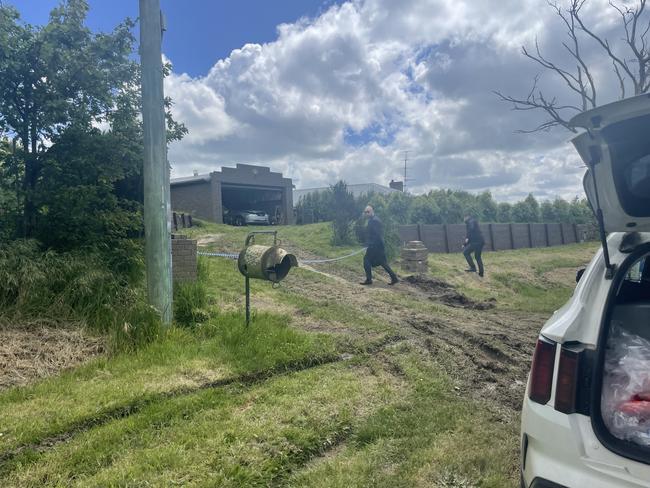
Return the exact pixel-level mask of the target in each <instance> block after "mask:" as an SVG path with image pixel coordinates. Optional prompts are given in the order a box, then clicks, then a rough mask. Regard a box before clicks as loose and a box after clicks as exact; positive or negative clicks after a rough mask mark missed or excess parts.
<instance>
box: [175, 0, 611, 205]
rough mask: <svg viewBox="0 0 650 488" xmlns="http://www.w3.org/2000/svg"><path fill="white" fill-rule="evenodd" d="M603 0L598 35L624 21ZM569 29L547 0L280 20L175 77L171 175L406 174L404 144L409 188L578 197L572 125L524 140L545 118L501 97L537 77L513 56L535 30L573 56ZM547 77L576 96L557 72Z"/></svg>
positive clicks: (381, 6) (411, 0)
mask: <svg viewBox="0 0 650 488" xmlns="http://www.w3.org/2000/svg"><path fill="white" fill-rule="evenodd" d="M606 3H607V2H606V0H591V1H590V2H589V5H588V7H589V9H588V10H587V11H586V12H585V15H586V17H587V19H588V20H589V21H590V22H592V23H594V24H596V25H597V26H598V29H600V32H605V31H607V30H609V29H611V28H612V27H613V26H614V22H615V21H616V18H613V17H612V16H611V11H608V10H607V9H606ZM604 11H607V12H609V15H603V12H604ZM564 30H565V28H564V26H563V25H562V24H561V23H560V22H559V20H558V19H557V18H556V17H555V15H554V12H553V11H552V9H550V8H549V7H548V5H547V3H546V2H545V1H544V0H502V1H496V0H482V1H470V0H400V1H399V2H396V1H393V0H357V1H351V2H346V3H343V4H340V5H335V6H332V7H330V8H329V9H328V10H327V11H325V12H324V13H323V14H322V15H320V16H319V17H317V18H313V19H301V20H300V21H298V22H296V23H293V24H283V25H280V26H278V29H277V31H278V36H277V39H276V40H275V41H273V42H270V43H267V44H263V45H259V44H247V45H245V46H242V47H241V48H240V49H236V50H234V51H233V52H232V53H231V54H230V56H229V57H228V58H226V59H222V60H219V61H218V62H217V63H216V64H215V65H214V66H213V67H212V68H211V70H210V72H209V73H207V74H206V75H205V76H203V77H198V78H191V77H189V76H188V75H186V74H172V75H171V76H170V77H168V78H167V79H166V82H165V89H166V94H167V95H170V96H171V97H172V98H173V99H174V103H175V105H174V107H173V110H174V115H175V117H176V119H177V120H180V121H182V122H184V123H185V124H186V125H187V127H188V128H189V130H190V134H189V136H187V137H186V138H185V139H184V140H183V141H181V142H180V143H175V144H174V145H173V146H172V147H171V149H170V155H169V157H170V161H171V163H172V167H173V176H185V175H189V174H192V171H193V170H197V171H200V172H207V171H210V170H213V169H218V168H219V167H220V166H222V165H224V166H229V165H234V164H235V163H260V164H265V165H269V166H271V168H272V169H273V170H275V171H282V172H283V173H285V175H286V176H289V177H291V178H293V179H294V181H295V184H296V186H297V187H299V188H305V187H314V186H324V185H328V184H333V183H335V182H336V181H337V180H338V179H345V180H346V181H347V182H349V183H359V182H376V183H381V184H386V183H387V182H388V181H389V180H390V179H393V178H394V179H399V178H400V177H401V167H402V166H403V152H404V151H405V150H408V151H409V153H408V154H409V166H410V175H409V176H410V177H411V178H412V181H410V182H409V185H408V186H409V187H410V188H411V190H412V191H414V192H418V193H419V192H424V191H427V190H429V189H432V188H440V187H443V188H463V189H467V190H470V191H483V190H490V191H492V193H493V194H494V195H495V196H496V197H497V198H499V199H504V200H506V199H516V198H519V197H520V196H521V195H525V194H527V193H528V192H529V191H532V192H533V193H535V194H536V195H537V196H540V197H554V196H556V195H560V196H564V197H567V198H570V197H572V196H574V195H579V194H581V185H580V180H581V175H582V172H583V171H584V170H583V168H581V167H580V162H579V158H578V156H577V154H575V153H574V151H573V150H572V148H571V147H570V144H568V142H567V141H568V139H569V135H570V134H569V133H568V132H562V131H560V130H558V131H555V132H543V133H535V134H517V133H515V131H517V130H518V129H528V128H531V127H535V126H536V125H538V124H539V123H540V122H542V121H543V114H538V113H534V112H515V111H512V110H510V107H509V106H508V105H507V104H505V103H503V102H501V101H499V100H498V98H497V96H496V95H495V94H494V91H495V90H498V91H501V92H504V93H508V94H512V95H515V96H524V97H525V95H526V94H527V92H528V90H529V89H530V86H531V84H532V80H533V78H534V76H535V75H536V74H538V73H540V72H543V70H541V69H540V68H539V67H538V66H535V65H534V64H533V63H531V62H530V61H528V60H526V59H524V57H523V56H522V55H521V53H520V47H521V45H522V44H527V45H533V44H534V41H535V38H537V39H538V40H539V43H540V46H541V48H542V49H543V50H544V51H545V52H546V53H548V56H549V57H551V58H552V59H557V60H560V61H561V62H569V61H570V60H568V59H567V56H566V52H565V51H564V48H563V47H562V45H561V40H562V37H563V35H564ZM585 57H586V58H587V59H589V60H592V61H593V62H594V63H595V65H596V66H598V69H597V70H596V71H595V73H596V75H597V76H598V77H602V79H605V78H606V77H608V76H609V67H608V63H607V59H605V58H603V56H602V53H601V52H600V51H599V48H598V46H596V45H595V44H594V43H587V44H585ZM601 60H602V61H601ZM172 62H173V60H172ZM599 63H600V64H602V66H600V64H599ZM570 66H571V65H570V64H569V67H570ZM540 83H541V86H543V87H544V88H545V89H546V90H548V91H549V92H550V93H553V94H557V95H558V96H561V97H564V96H565V95H566V97H567V99H568V100H571V96H570V94H568V93H567V89H566V86H565V85H564V83H563V82H562V80H558V79H557V78H554V77H553V76H552V74H551V73H544V74H543V76H542V78H541V81H540ZM603 86H604V90H603V92H602V93H601V95H602V96H601V97H600V98H601V100H602V101H603V102H605V101H612V100H613V99H614V98H615V95H616V93H615V86H614V84H613V83H611V82H610V81H607V82H605V83H604V84H603Z"/></svg>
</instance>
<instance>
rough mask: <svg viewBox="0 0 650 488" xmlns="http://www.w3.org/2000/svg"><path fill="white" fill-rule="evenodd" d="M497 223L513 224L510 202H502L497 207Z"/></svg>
mask: <svg viewBox="0 0 650 488" xmlns="http://www.w3.org/2000/svg"><path fill="white" fill-rule="evenodd" d="M497 222H501V223H508V222H512V205H511V204H509V203H508V202H500V203H499V204H498V205H497Z"/></svg>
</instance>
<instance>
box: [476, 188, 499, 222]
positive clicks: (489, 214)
mask: <svg viewBox="0 0 650 488" xmlns="http://www.w3.org/2000/svg"><path fill="white" fill-rule="evenodd" d="M476 203H477V206H478V209H479V214H478V215H477V217H478V218H479V219H480V220H481V221H483V222H496V221H497V214H498V207H497V202H495V201H494V198H492V194H491V193H490V192H489V191H484V192H483V193H480V194H479V195H478V196H477V197H476Z"/></svg>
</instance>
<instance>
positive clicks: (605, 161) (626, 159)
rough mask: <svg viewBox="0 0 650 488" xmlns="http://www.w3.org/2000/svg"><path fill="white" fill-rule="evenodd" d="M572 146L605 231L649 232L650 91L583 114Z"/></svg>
mask: <svg viewBox="0 0 650 488" xmlns="http://www.w3.org/2000/svg"><path fill="white" fill-rule="evenodd" d="M571 125H572V126H574V127H576V128H582V129H584V132H583V133H581V134H580V135H578V136H577V137H576V138H574V139H573V141H572V142H573V144H574V145H575V147H576V149H577V150H578V152H579V153H580V156H581V157H582V159H583V161H584V162H585V163H586V165H587V168H588V170H587V173H586V174H585V177H584V187H585V192H586V193H587V198H588V199H589V203H590V204H591V206H592V208H593V209H594V210H596V209H598V208H601V209H602V217H603V224H604V230H605V232H616V231H621V232H625V231H633V230H635V231H642V232H649V231H650V94H645V95H640V96H637V97H633V98H628V99H626V100H622V101H620V102H616V103H612V104H609V105H604V106H602V107H600V108H597V109H594V110H590V111H588V112H583V113H581V114H580V115H577V116H576V117H574V118H573V119H572V120H571Z"/></svg>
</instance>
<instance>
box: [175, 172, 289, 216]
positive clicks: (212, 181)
mask: <svg viewBox="0 0 650 488" xmlns="http://www.w3.org/2000/svg"><path fill="white" fill-rule="evenodd" d="M170 187H171V206H172V210H174V211H178V212H189V213H191V214H192V215H193V216H195V217H198V218H200V219H204V220H208V221H210V222H216V223H223V213H224V209H228V210H262V211H265V212H267V213H268V214H269V215H270V216H272V217H275V219H276V220H277V222H278V223H280V224H292V223H293V222H294V217H293V193H292V191H293V184H292V182H291V178H284V177H283V176H282V173H274V172H272V171H271V170H270V168H268V167H266V166H254V165H250V164H237V165H236V167H235V168H227V167H222V168H221V171H213V172H211V173H209V174H203V175H199V174H195V175H194V176H189V177H183V178H174V179H172V180H171V182H170Z"/></svg>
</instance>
